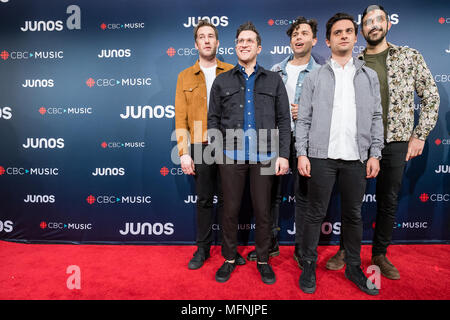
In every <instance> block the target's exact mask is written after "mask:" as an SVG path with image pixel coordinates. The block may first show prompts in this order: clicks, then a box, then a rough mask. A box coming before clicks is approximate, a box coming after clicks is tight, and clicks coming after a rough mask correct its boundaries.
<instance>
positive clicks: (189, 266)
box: [188, 257, 209, 270]
mask: <svg viewBox="0 0 450 320" xmlns="http://www.w3.org/2000/svg"><path fill="white" fill-rule="evenodd" d="M208 258H209V257H207V258H206V259H205V260H203V263H202V264H201V265H199V266H198V267H196V266H192V265H191V262H189V264H188V269H189V270H197V269H200V268H201V267H203V265H204V264H205V262H206V260H208Z"/></svg>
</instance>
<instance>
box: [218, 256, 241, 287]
mask: <svg viewBox="0 0 450 320" xmlns="http://www.w3.org/2000/svg"><path fill="white" fill-rule="evenodd" d="M235 268H236V262H235V263H231V262H228V261H225V262H224V263H223V265H222V266H221V267H220V268H219V270H217V272H216V281H217V282H227V281H228V279H230V276H231V273H232V272H233V270H234V269H235Z"/></svg>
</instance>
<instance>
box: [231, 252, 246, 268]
mask: <svg viewBox="0 0 450 320" xmlns="http://www.w3.org/2000/svg"><path fill="white" fill-rule="evenodd" d="M234 262H235V263H236V265H238V266H243V265H244V264H245V263H246V262H245V259H244V258H243V257H242V256H241V255H240V254H239V252H238V253H236V259H235V260H234Z"/></svg>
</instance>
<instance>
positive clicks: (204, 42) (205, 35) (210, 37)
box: [195, 26, 219, 58]
mask: <svg viewBox="0 0 450 320" xmlns="http://www.w3.org/2000/svg"><path fill="white" fill-rule="evenodd" d="M218 46H219V40H217V38H216V33H215V32H214V29H213V28H211V27H210V26H204V27H200V28H199V29H198V30H197V40H195V49H197V50H198V54H199V56H201V57H203V58H211V57H215V56H216V51H217V47H218Z"/></svg>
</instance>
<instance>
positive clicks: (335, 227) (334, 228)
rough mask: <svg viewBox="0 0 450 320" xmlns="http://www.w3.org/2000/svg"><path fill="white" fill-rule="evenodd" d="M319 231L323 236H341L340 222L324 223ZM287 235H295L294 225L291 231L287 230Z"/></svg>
mask: <svg viewBox="0 0 450 320" xmlns="http://www.w3.org/2000/svg"><path fill="white" fill-rule="evenodd" d="M320 231H321V233H322V234H324V235H329V234H331V233H333V234H335V235H340V234H341V223H340V222H334V223H331V222H324V223H322V226H321V228H320ZM287 233H288V234H290V235H295V233H296V229H295V223H294V224H293V227H292V230H287Z"/></svg>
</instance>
